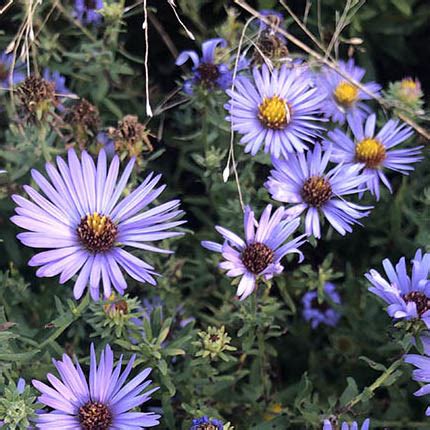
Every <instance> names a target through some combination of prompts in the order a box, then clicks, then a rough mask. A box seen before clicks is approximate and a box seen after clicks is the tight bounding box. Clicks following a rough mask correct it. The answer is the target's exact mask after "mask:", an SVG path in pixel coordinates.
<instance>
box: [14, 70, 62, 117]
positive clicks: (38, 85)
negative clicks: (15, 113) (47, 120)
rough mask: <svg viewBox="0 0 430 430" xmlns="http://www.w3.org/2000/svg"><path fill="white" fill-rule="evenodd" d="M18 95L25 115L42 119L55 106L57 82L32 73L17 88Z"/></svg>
mask: <svg viewBox="0 0 430 430" xmlns="http://www.w3.org/2000/svg"><path fill="white" fill-rule="evenodd" d="M16 93H17V96H18V100H19V103H20V105H21V109H22V111H23V114H24V116H26V117H32V118H34V117H36V118H37V119H41V118H42V117H43V116H44V115H46V113H48V111H49V110H50V109H51V107H52V106H55V104H56V99H55V84H54V83H53V82H48V81H46V80H45V79H43V78H41V77H40V76H34V75H31V76H29V77H27V78H25V79H24V81H23V82H22V83H21V84H20V85H19V86H18V88H17V91H16Z"/></svg>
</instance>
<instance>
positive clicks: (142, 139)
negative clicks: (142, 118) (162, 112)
mask: <svg viewBox="0 0 430 430" xmlns="http://www.w3.org/2000/svg"><path fill="white" fill-rule="evenodd" d="M108 134H109V137H110V138H111V139H112V140H113V141H114V144H115V151H116V152H117V153H119V154H121V155H122V156H124V157H128V158H131V157H136V158H137V160H139V159H140V157H141V156H142V154H143V153H145V152H152V151H153V150H154V148H153V146H152V144H151V142H150V140H149V136H150V133H149V130H147V129H146V128H145V126H144V125H143V124H141V123H140V122H139V119H138V117H137V116H135V115H126V116H125V117H124V118H123V119H122V120H121V121H118V125H117V127H116V128H113V127H111V128H110V129H109V130H108Z"/></svg>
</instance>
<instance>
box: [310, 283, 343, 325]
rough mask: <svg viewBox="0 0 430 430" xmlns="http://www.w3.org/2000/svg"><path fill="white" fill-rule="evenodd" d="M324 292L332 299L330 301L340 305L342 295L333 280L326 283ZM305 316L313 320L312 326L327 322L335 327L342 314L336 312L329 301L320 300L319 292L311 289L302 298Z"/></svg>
mask: <svg viewBox="0 0 430 430" xmlns="http://www.w3.org/2000/svg"><path fill="white" fill-rule="evenodd" d="M324 294H325V296H327V297H328V298H329V299H330V302H333V303H336V304H339V305H340V296H339V294H338V292H337V291H336V287H335V286H334V285H333V284H332V283H331V282H326V283H325V285H324ZM302 303H303V317H304V318H305V320H306V321H310V322H311V327H312V328H317V327H318V326H319V325H320V324H326V325H329V326H331V327H335V326H336V325H337V323H338V321H339V318H340V314H339V312H336V311H335V310H334V309H333V308H332V307H331V306H330V303H329V302H327V301H323V302H322V303H319V302H318V292H317V291H309V292H307V293H306V294H305V295H304V296H303V299H302Z"/></svg>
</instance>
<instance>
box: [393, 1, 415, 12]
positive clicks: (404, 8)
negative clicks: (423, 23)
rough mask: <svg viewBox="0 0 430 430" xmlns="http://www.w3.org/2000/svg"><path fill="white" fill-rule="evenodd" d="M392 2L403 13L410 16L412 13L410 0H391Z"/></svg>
mask: <svg viewBox="0 0 430 430" xmlns="http://www.w3.org/2000/svg"><path fill="white" fill-rule="evenodd" d="M391 3H392V4H393V5H394V6H395V7H396V8H397V9H398V10H399V11H400V12H401V13H402V14H403V15H406V16H410V15H411V14H412V5H411V2H410V0H391Z"/></svg>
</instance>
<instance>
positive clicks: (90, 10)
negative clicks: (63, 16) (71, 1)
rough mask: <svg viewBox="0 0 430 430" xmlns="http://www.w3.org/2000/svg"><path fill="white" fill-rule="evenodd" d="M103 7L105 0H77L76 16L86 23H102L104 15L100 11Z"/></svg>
mask: <svg viewBox="0 0 430 430" xmlns="http://www.w3.org/2000/svg"><path fill="white" fill-rule="evenodd" d="M102 8H103V0H75V11H74V15H75V17H76V18H77V19H78V20H79V21H80V22H81V23H82V24H84V25H86V24H91V23H93V24H96V25H97V24H100V22H101V20H102V16H101V15H100V13H99V12H98V11H99V10H100V9H102Z"/></svg>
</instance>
